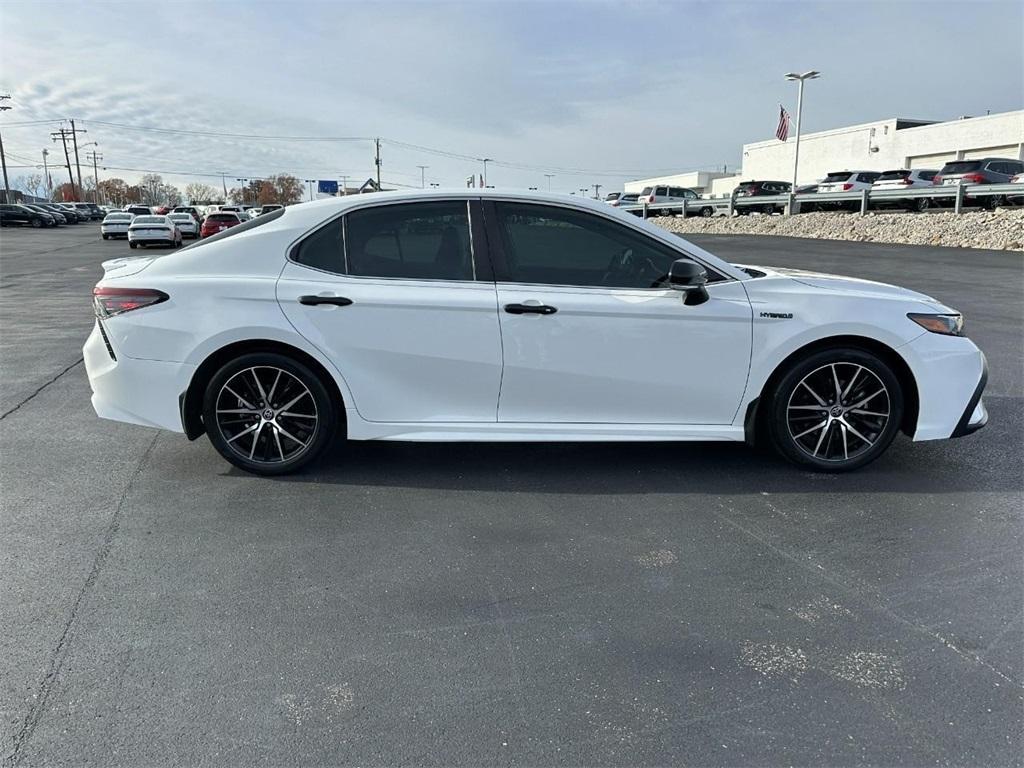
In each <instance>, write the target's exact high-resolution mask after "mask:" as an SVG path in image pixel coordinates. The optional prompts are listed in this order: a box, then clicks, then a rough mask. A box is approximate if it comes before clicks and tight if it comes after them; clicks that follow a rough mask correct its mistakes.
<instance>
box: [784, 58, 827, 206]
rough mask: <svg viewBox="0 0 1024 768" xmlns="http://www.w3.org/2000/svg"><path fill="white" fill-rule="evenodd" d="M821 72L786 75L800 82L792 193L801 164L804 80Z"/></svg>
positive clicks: (797, 97)
mask: <svg viewBox="0 0 1024 768" xmlns="http://www.w3.org/2000/svg"><path fill="white" fill-rule="evenodd" d="M820 74H821V73H820V72H817V71H815V70H813V69H812V70H811V71H810V72H804V73H803V74H802V75H798V74H796V73H795V72H790V73H788V74H787V75H786V79H787V80H796V81H797V82H798V83H799V84H800V85H799V88H798V90H797V93H796V142H795V146H794V148H793V186H792V188H791V189H790V193H792V194H795V193H796V178H797V176H796V175H797V171H798V169H799V166H800V129H801V128H803V127H804V119H803V110H804V81H805V80H814V79H815V78H817V77H818V76H819V75H820Z"/></svg>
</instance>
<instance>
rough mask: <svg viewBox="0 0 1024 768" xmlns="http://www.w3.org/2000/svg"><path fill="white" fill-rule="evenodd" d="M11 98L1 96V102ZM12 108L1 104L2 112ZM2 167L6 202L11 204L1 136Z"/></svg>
mask: <svg viewBox="0 0 1024 768" xmlns="http://www.w3.org/2000/svg"><path fill="white" fill-rule="evenodd" d="M9 98H11V95H10V94H6V95H4V96H0V102H3V101H6V100H7V99H9ZM10 108H11V105H10V104H2V103H0V112H6V111H7V110H8V109H10ZM0 165H2V166H3V169H4V202H5V203H9V202H11V185H10V184H8V183H7V157H6V156H5V155H4V139H3V136H0Z"/></svg>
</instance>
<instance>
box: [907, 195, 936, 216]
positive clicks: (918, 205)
mask: <svg viewBox="0 0 1024 768" xmlns="http://www.w3.org/2000/svg"><path fill="white" fill-rule="evenodd" d="M931 207H932V201H931V198H927V197H919V198H917V199H916V200H914V201H913V202H912V203H911V204H910V207H909V210H911V211H917V212H918V213H924V212H925V211H927V210H928V209H929V208H931Z"/></svg>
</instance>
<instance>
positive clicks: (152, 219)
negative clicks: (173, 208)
mask: <svg viewBox="0 0 1024 768" xmlns="http://www.w3.org/2000/svg"><path fill="white" fill-rule="evenodd" d="M166 223H167V220H166V219H165V218H164V217H163V216H136V217H135V219H134V220H133V221H132V224H166Z"/></svg>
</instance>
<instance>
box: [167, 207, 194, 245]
mask: <svg viewBox="0 0 1024 768" xmlns="http://www.w3.org/2000/svg"><path fill="white" fill-rule="evenodd" d="M167 218H168V219H170V220H171V221H173V222H174V224H175V226H177V228H178V231H180V232H181V236H182V237H188V238H191V239H193V240H195V239H197V238H198V237H199V222H197V221H196V220H195V217H194V216H193V215H192V214H191V213H184V212H183V213H169V214H167Z"/></svg>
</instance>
